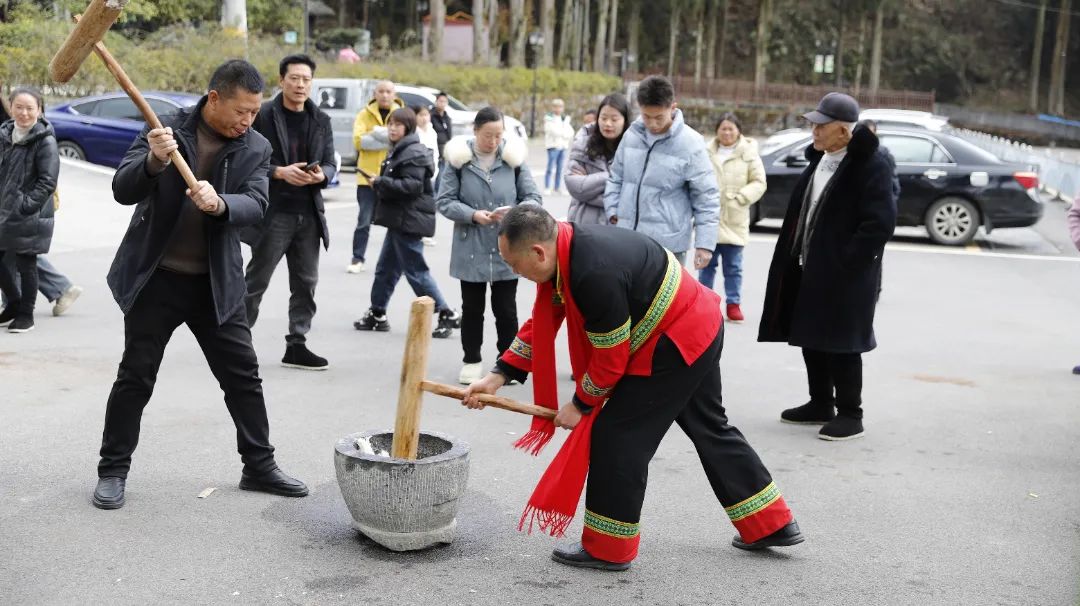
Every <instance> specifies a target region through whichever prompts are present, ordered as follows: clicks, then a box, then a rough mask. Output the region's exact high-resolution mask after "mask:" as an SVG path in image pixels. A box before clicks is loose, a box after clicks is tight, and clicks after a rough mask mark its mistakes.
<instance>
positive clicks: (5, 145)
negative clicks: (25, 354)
mask: <svg viewBox="0 0 1080 606" xmlns="http://www.w3.org/2000/svg"><path fill="white" fill-rule="evenodd" d="M44 111H45V102H44V100H43V99H42V96H41V93H39V92H37V91H36V90H33V89H30V88H17V89H15V90H14V91H13V92H12V93H11V115H12V119H11V120H8V121H6V122H4V123H3V124H2V125H0V259H3V258H6V257H8V256H14V257H15V266H16V268H17V271H18V274H19V278H20V282H19V286H16V282H15V276H14V275H13V274H12V273H11V272H10V271H8V269H7V267H6V266H5V265H3V264H2V263H0V290H2V291H3V292H4V295H5V296H6V297H7V300H8V305H7V307H5V308H4V311H3V313H0V326H4V325H7V326H8V332H13V333H21V332H27V331H30V330H33V329H34V303H35V300H36V299H37V290H38V274H37V257H38V255H43V254H45V253H47V252H49V246H50V245H51V244H52V235H53V213H54V210H55V209H54V207H53V193H54V192H55V191H56V180H57V175H58V174H59V173H60V155H59V153H58V152H57V148H56V135H55V133H54V132H53V127H52V125H51V124H49V123H48V121H46V120H45V119H44V118H43V117H42V113H43V112H44Z"/></svg>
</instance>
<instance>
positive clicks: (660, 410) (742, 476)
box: [464, 205, 803, 570]
mask: <svg viewBox="0 0 1080 606" xmlns="http://www.w3.org/2000/svg"><path fill="white" fill-rule="evenodd" d="M499 253H500V254H501V255H502V257H503V259H505V260H506V262H507V263H509V264H510V267H511V268H513V270H514V271H515V272H517V273H518V274H520V275H521V276H524V277H525V278H528V279H529V280H532V281H533V282H536V283H537V296H536V303H535V304H534V306H533V313H532V317H531V318H530V320H529V321H528V322H526V323H525V325H524V326H523V327H522V328H521V330H520V331H519V332H518V335H517V338H516V339H515V340H514V342H513V344H512V345H511V346H510V348H509V349H508V350H507V351H506V352H504V353H503V355H502V357H501V358H500V359H499V361H498V363H497V365H496V367H495V368H494V369H493V370H492V372H491V373H490V374H488V375H487V376H486V377H485V378H483V379H481V380H480V381H477V382H476V383H473V384H472V385H470V386H469V388H468V390H467V394H466V398H465V400H464V404H465V405H466V406H468V407H470V408H480V407H482V406H483V404H482V403H481V402H479V400H478V399H477V398H476V395H477V394H481V393H487V394H493V393H495V391H496V390H498V389H499V388H500V387H502V386H503V385H504V384H506V383H508V382H509V381H510V380H517V381H524V380H525V378H526V376H527V374H528V373H530V372H531V373H533V375H534V379H535V381H534V385H533V395H534V399H535V401H536V403H537V404H539V405H542V406H547V407H548V408H552V409H557V410H558V414H557V416H556V417H555V420H554V422H552V421H547V420H544V419H540V418H534V420H533V426H532V430H531V431H530V432H529V433H528V434H526V435H525V437H523V438H522V439H521V440H519V441H518V443H517V444H516V446H518V447H519V448H525V449H528V450H531V451H532V452H533V453H534V454H535V453H537V452H539V450H540V449H541V448H542V447H543V446H544V444H546V443H547V441H548V440H550V439H551V436H552V435H553V434H554V432H555V427H556V426H558V427H563V428H566V429H571V430H572V432H571V434H570V437H569V438H568V439H567V441H566V443H565V444H564V445H563V447H562V449H561V450H560V451H559V453H558V455H557V456H556V457H555V459H554V460H553V461H552V463H551V465H550V467H548V470H547V471H546V472H545V473H544V476H543V478H542V479H541V480H540V483H539V484H538V485H537V487H536V490H535V491H534V493H533V495H532V497H531V498H530V499H529V505H528V507H527V508H526V510H525V513H524V515H523V516H522V518H521V524H520V527H526V526H527V527H528V528H530V529H531V528H532V526H533V524H534V523H535V524H538V525H539V526H540V529H541V530H543V531H546V532H549V533H550V534H551V535H552V536H562V534H563V532H564V531H565V529H566V528H567V526H568V525H569V523H570V520H571V519H572V518H573V516H574V513H575V510H576V509H577V503H578V500H579V499H580V496H581V490H582V487H583V486H584V484H585V478H586V475H588V479H589V482H588V488H587V491H586V494H585V528H584V530H583V532H582V537H581V542H580V543H574V544H572V545H569V546H566V547H560V548H558V549H556V550H555V551H554V553H553V554H552V558H553V559H554V560H555V561H556V562H560V563H562V564H567V565H570V566H578V567H584V568H597V569H602V570H626V569H627V568H629V566H630V562H631V561H633V559H634V558H635V557H637V552H638V543H639V540H640V524H639V520H640V516H641V504H642V501H643V500H644V498H645V484H646V479H647V476H648V466H649V461H650V460H651V459H652V457H653V454H654V453H655V452H656V449H657V447H658V446H659V445H660V440H661V439H662V438H663V437H664V434H665V433H667V430H668V428H669V427H670V426H671V423H672V422H673V421H674V422H676V423H678V424H679V427H681V428H682V430H683V431H685V432H686V434H687V435H688V436H689V437H690V440H691V441H693V443H694V446H695V447H696V448H697V451H698V454H699V456H700V458H701V463H702V466H704V468H705V474H706V476H707V477H708V478H709V483H710V484H711V485H712V489H713V492H714V493H715V494H716V498H717V499H719V501H720V504H721V505H722V506H723V507H724V511H725V512H726V513H727V514H728V517H729V518H730V519H731V521H732V523H733V524H734V525H735V528H736V530H738V532H739V534H738V535H737V536H736V537H735V538H734V539H733V540H732V544H733V545H734V546H735V547H738V548H740V549H761V548H765V547H779V546H787V545H794V544H796V543H801V542H802V541H803V536H802V534H801V533H800V532H799V526H798V524H796V522H795V520H794V518H793V517H792V514H791V510H789V509H788V507H787V505H786V504H785V503H784V499H783V497H782V496H780V490H779V489H778V488H777V487H776V484H774V483H773V481H772V478H771V476H770V475H769V472H768V470H767V469H765V465H764V464H762V462H761V460H760V459H759V458H758V455H757V453H756V452H754V450H753V448H751V447H750V444H749V443H747V441H746V438H744V437H743V435H742V434H741V433H740V432H739V430H738V429H736V428H735V427H733V426H731V425H729V424H728V421H727V416H726V414H725V413H724V406H723V404H722V400H721V393H720V366H719V361H720V352H721V349H722V348H723V341H724V331H723V320H722V317H721V315H720V299H719V297H718V296H717V295H716V293H714V292H712V291H711V290H709V289H706V288H704V287H702V286H701V285H700V284H699V283H698V281H697V280H694V279H693V278H692V277H691V276H690V275H689V274H688V273H687V272H686V270H684V269H683V267H682V266H681V265H680V264H679V262H678V261H677V260H676V258H675V256H674V255H673V254H672V253H670V252H669V251H667V250H665V249H664V248H663V247H662V246H660V245H659V244H657V243H656V242H655V241H654V240H652V239H651V238H649V237H648V236H644V235H642V234H639V233H636V232H632V231H627V230H622V229H618V228H616V227H610V226H606V225H575V224H570V223H561V222H556V221H555V219H554V218H552V217H551V215H550V214H548V212H547V211H545V210H544V209H543V208H540V207H532V206H527V205H523V206H518V207H515V208H513V209H511V210H510V212H509V213H508V214H507V216H506V217H505V218H504V219H503V221H502V225H501V227H500V230H499ZM564 320H565V321H566V323H567V328H568V341H569V344H570V360H571V366H572V367H573V371H574V376H575V377H577V385H576V390H575V393H574V397H573V400H572V401H571V402H569V403H567V404H565V405H563V406H561V407H559V401H558V394H557V392H556V379H555V335H556V333H557V332H558V329H559V327H560V325H561V324H562V322H563V321H564Z"/></svg>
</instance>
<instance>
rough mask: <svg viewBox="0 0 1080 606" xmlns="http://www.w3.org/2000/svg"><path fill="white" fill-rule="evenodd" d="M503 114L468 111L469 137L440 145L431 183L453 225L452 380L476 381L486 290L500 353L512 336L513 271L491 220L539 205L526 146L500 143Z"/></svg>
mask: <svg viewBox="0 0 1080 606" xmlns="http://www.w3.org/2000/svg"><path fill="white" fill-rule="evenodd" d="M504 130H505V129H504V125H503V115H502V113H501V112H499V110H497V109H495V108H494V107H485V108H484V109H482V110H480V111H479V112H477V113H476V118H475V119H474V121H473V136H472V137H456V138H454V139H451V140H450V141H449V142H448V143H447V144H446V147H445V148H444V155H445V159H446V168H445V169H444V171H443V174H442V177H441V180H440V182H439V198H438V200H437V201H436V205H437V206H438V209H439V212H440V213H442V215H443V216H444V217H446V218H447V219H450V220H451V221H453V222H454V243H453V246H452V249H451V253H450V275H451V276H452V277H454V278H457V279H458V280H460V281H461V346H462V349H463V350H464V354H465V355H464V359H463V361H464V366H462V369H461V373H460V374H459V375H458V381H459V382H461V383H462V384H464V385H468V384H470V383H472V382H474V381H479V380H480V379H481V378H482V377H483V376H484V368H483V360H482V358H481V352H480V350H481V348H482V347H483V344H484V309H485V304H484V298H485V295H486V294H487V289H488V286H489V285H490V287H491V310H492V312H493V313H494V315H495V329H496V332H497V333H498V341H497V346H498V352H497V354H502V352H503V351H505V350H506V349H507V348H508V347H510V344H511V343H512V342H513V340H514V337H515V336H517V331H518V319H517V278H518V276H517V274H515V273H514V272H513V270H511V269H510V266H509V265H507V264H506V262H505V261H503V260H502V257H500V256H499V235H498V234H499V221H500V220H501V219H502V217H503V215H504V214H505V213H506V211H507V210H509V209H510V207H512V206H516V205H518V204H524V203H532V204H542V203H543V200H542V198H541V197H540V191H539V190H538V189H537V187H536V183H535V182H534V181H533V178H532V173H531V172H530V171H529V169H528V167H527V166H525V165H524V164H525V156H526V152H527V148H526V147H525V142H524V141H522V140H520V139H516V138H515V139H511V140H507V141H504V140H503V133H504Z"/></svg>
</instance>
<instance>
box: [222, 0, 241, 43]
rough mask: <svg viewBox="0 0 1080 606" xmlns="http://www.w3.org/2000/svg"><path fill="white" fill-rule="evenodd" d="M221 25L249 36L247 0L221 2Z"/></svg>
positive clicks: (225, 0)
mask: <svg viewBox="0 0 1080 606" xmlns="http://www.w3.org/2000/svg"><path fill="white" fill-rule="evenodd" d="M221 27H223V28H225V29H228V30H233V31H235V32H237V33H238V34H240V35H242V36H243V37H245V38H247V1H246V0H224V1H223V2H222V3H221Z"/></svg>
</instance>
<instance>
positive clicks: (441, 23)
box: [428, 0, 446, 65]
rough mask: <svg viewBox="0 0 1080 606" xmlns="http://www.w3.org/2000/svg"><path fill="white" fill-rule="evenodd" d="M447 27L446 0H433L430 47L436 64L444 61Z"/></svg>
mask: <svg viewBox="0 0 1080 606" xmlns="http://www.w3.org/2000/svg"><path fill="white" fill-rule="evenodd" d="M445 29H446V0H431V20H430V23H429V28H428V31H429V32H430V34H429V35H428V47H429V48H430V50H431V55H430V57H431V60H432V61H434V62H435V64H436V65H438V64H440V63H442V62H443V33H444V31H445Z"/></svg>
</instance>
